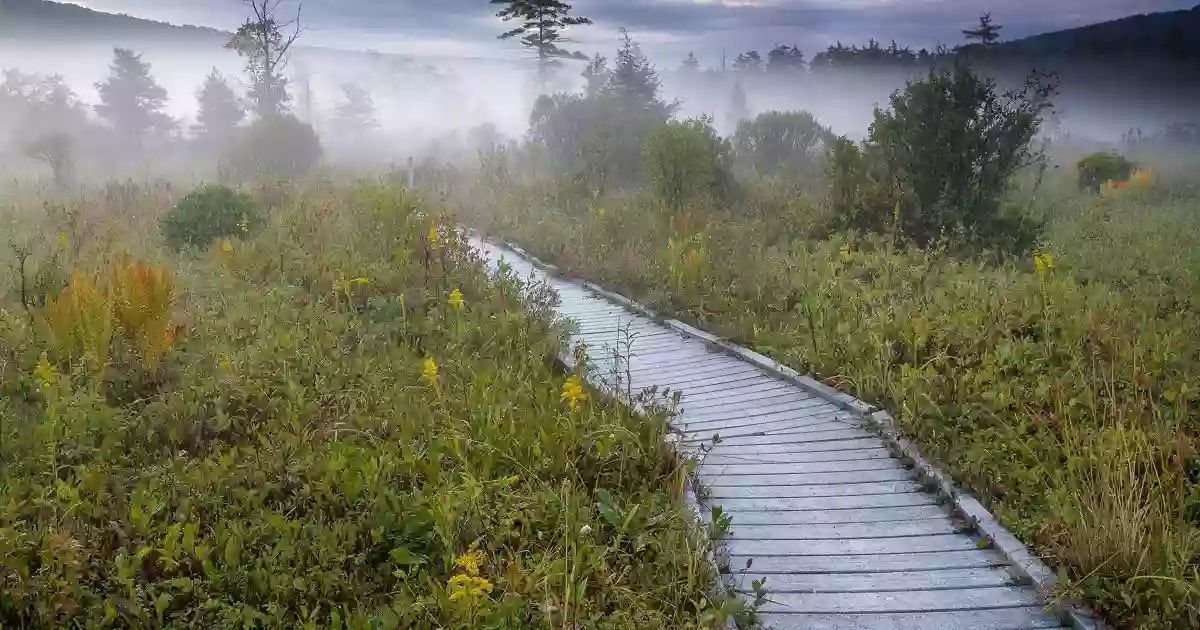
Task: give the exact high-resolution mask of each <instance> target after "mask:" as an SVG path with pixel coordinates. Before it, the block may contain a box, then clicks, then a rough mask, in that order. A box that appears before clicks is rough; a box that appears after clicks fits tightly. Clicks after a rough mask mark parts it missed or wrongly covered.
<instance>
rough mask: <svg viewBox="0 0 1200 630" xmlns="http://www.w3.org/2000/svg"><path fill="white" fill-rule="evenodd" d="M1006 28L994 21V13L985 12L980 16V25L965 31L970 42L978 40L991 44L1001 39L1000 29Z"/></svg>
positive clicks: (987, 44)
mask: <svg viewBox="0 0 1200 630" xmlns="http://www.w3.org/2000/svg"><path fill="white" fill-rule="evenodd" d="M1002 28H1004V27H1003V26H1000V25H999V24H993V23H992V14H991V13H984V14H983V15H981V16H979V26H977V27H975V28H969V29H966V30H964V31H963V35H965V36H966V38H967V41H969V42H978V43H980V44H983V45H984V46H991V45H992V44H995V43H996V42H998V41H1000V29H1002Z"/></svg>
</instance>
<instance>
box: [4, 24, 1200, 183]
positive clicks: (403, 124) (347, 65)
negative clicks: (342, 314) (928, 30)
mask: <svg viewBox="0 0 1200 630" xmlns="http://www.w3.org/2000/svg"><path fill="white" fill-rule="evenodd" d="M301 43H303V42H301ZM220 44H221V42H220V41H219V40H216V39H212V38H209V39H208V40H205V41H192V40H188V41H184V42H179V43H172V42H169V41H167V42H164V41H161V40H158V39H147V40H144V41H140V40H122V41H113V42H103V43H100V42H91V43H70V42H69V40H61V41H50V42H42V43H40V44H35V43H31V40H24V41H21V42H12V41H7V42H4V41H0V67H3V68H7V69H17V70H19V71H21V72H23V73H27V74H33V75H42V76H49V75H60V76H61V77H62V78H63V79H64V81H65V83H66V85H67V86H69V87H70V89H71V90H72V91H73V92H74V93H75V94H76V95H77V96H78V98H79V99H80V101H81V104H82V105H83V108H84V110H85V111H86V112H87V115H88V117H89V118H91V119H93V120H95V119H96V113H95V111H94V109H93V106H94V105H95V104H96V103H97V102H99V94H98V91H97V88H96V83H97V82H98V81H102V80H104V79H105V78H106V77H107V76H108V74H109V65H110V63H111V61H112V46H113V45H120V46H122V47H126V48H130V49H132V50H134V51H135V52H138V53H140V54H141V55H142V60H143V61H145V62H148V63H149V64H150V66H151V68H150V70H151V73H152V75H153V78H154V79H155V80H156V81H157V82H158V83H159V84H160V85H161V86H162V87H163V88H165V89H166V91H167V93H168V99H169V100H168V101H167V103H166V106H165V108H164V111H165V113H167V114H168V115H170V116H171V117H173V118H175V119H177V120H178V121H179V122H180V124H179V136H178V137H180V138H187V137H188V136H189V135H190V131H189V130H190V126H191V125H192V123H193V122H194V121H195V118H196V113H197V107H198V105H197V99H196V93H197V89H198V88H199V86H200V85H201V84H202V82H203V81H204V79H205V77H206V75H207V74H208V73H209V72H210V71H211V70H212V69H213V68H216V69H217V70H218V71H219V72H220V73H221V74H222V75H223V76H224V77H225V78H226V79H227V80H228V81H229V82H230V83H231V85H233V86H234V88H235V90H236V91H237V92H238V93H239V94H240V95H242V96H244V95H245V92H246V83H245V80H244V78H243V77H244V70H245V63H244V60H243V59H242V58H240V57H239V56H238V55H237V54H236V53H235V52H234V51H232V50H229V49H226V48H223V47H222V46H221V45H220ZM617 46H618V42H614V43H613V50H614V51H615V50H616V48H617ZM607 56H608V57H609V58H610V59H611V57H612V53H611V52H610V53H608V54H607ZM651 61H653V62H654V64H655V67H656V68H657V70H658V72H659V75H660V76H661V78H662V93H663V96H664V98H665V99H666V100H668V101H677V102H678V104H679V109H678V111H677V114H676V115H677V116H678V117H691V116H699V115H708V116H711V117H712V120H713V124H714V126H715V127H716V128H717V129H718V130H719V131H720V132H721V133H723V134H731V133H732V132H733V131H734V129H735V127H736V124H737V122H738V121H739V120H740V119H742V118H745V117H749V116H753V115H755V114H758V113H761V112H764V111H769V110H797V109H803V110H807V111H810V112H812V113H813V114H814V115H815V116H816V118H817V119H818V120H819V121H820V122H821V123H822V124H824V125H826V126H828V127H830V128H831V129H832V130H833V131H835V132H836V133H839V134H845V135H847V136H850V137H852V138H856V139H857V138H862V137H864V136H865V134H866V132H867V129H868V126H869V124H870V122H871V119H872V112H873V109H874V108H875V107H876V106H878V105H881V104H886V101H887V98H888V96H889V94H890V93H891V92H892V91H893V90H895V89H897V88H900V87H902V86H903V84H904V82H905V80H906V79H908V78H911V77H913V76H916V75H917V74H919V73H920V72H922V70H921V69H920V68H919V67H910V68H907V69H903V70H897V69H884V70H868V71H844V72H838V71H830V70H825V71H823V72H820V73H818V72H816V71H815V70H814V71H813V72H811V73H810V72H802V73H796V74H785V75H778V74H776V73H761V72H760V73H756V74H754V75H749V76H747V75H743V74H741V73H735V72H720V71H719V70H714V69H699V70H695V71H690V72H689V71H683V70H681V69H680V64H679V61H680V60H673V59H652V60H651ZM584 65H585V63H584V62H583V61H577V60H569V61H565V62H564V63H563V65H562V66H561V67H560V68H559V69H558V70H557V71H556V72H555V73H554V75H553V76H552V77H551V79H550V81H549V85H548V87H547V91H548V92H556V91H578V90H581V89H582V88H583V86H584V79H583V78H582V77H581V76H580V73H581V71H582V70H583V68H584ZM1030 65H1033V64H1030ZM1171 72H1172V70H1171V69H1167V70H1165V71H1164V72H1163V74H1164V75H1169V74H1171ZM284 74H285V75H286V76H287V77H288V79H289V81H290V84H289V91H290V93H291V96H292V109H293V111H294V112H295V113H296V115H297V117H298V118H300V119H301V120H304V121H306V122H309V123H311V124H312V125H313V127H314V129H315V130H316V131H317V132H318V134H319V135H320V136H321V141H322V143H323V145H324V146H325V148H326V154H327V155H326V157H327V159H328V160H329V161H331V162H334V163H337V162H349V163H356V164H362V163H375V164H388V163H400V162H402V161H404V160H406V159H407V158H408V157H410V156H411V157H415V158H417V159H423V158H435V159H442V158H444V157H445V156H446V149H447V147H458V148H460V149H461V148H463V147H465V143H466V142H467V138H468V134H469V132H470V131H471V130H472V129H476V128H479V127H481V126H491V127H492V128H494V130H495V131H496V132H498V133H499V135H500V139H519V138H520V137H521V136H522V135H523V134H524V133H525V132H526V130H527V129H528V126H529V116H530V111H531V109H532V107H533V104H534V102H535V101H536V99H537V97H538V95H539V93H540V92H541V89H540V88H541V86H540V84H539V80H538V77H537V75H536V72H535V69H534V64H533V63H532V62H531V61H524V60H514V59H485V58H447V57H433V56H429V57H420V56H400V55H389V54H379V53H373V52H368V51H352V50H340V51H339V50H333V49H323V48H305V47H299V48H297V50H296V51H295V53H294V54H293V56H292V58H291V60H290V63H289V65H288V66H287V68H286V70H285V71H284ZM1010 74H1011V76H1010V77H1009V78H1008V79H1007V83H1008V84H1014V85H1015V84H1016V83H1017V82H1019V79H1020V77H1021V76H1023V74H1021V73H1010ZM1061 74H1062V76H1061V80H1062V84H1061V94H1060V95H1059V96H1058V97H1057V98H1056V101H1055V102H1056V110H1057V113H1058V116H1057V118H1056V120H1055V121H1054V123H1053V124H1052V125H1047V128H1046V131H1047V132H1048V133H1051V132H1052V133H1055V134H1060V135H1061V134H1064V133H1065V134H1069V135H1071V136H1073V137H1076V138H1079V139H1085V140H1088V141H1094V142H1099V143H1103V142H1115V141H1116V140H1118V139H1119V138H1120V136H1121V134H1122V133H1125V132H1126V131H1128V130H1130V129H1132V128H1142V129H1145V130H1147V131H1150V130H1156V129H1160V128H1162V127H1164V126H1165V125H1167V124H1170V123H1172V122H1186V121H1189V117H1194V116H1195V115H1196V114H1195V105H1194V103H1196V102H1197V98H1198V97H1200V91H1198V90H1197V89H1196V87H1195V86H1192V85H1187V84H1180V83H1178V82H1175V81H1172V80H1171V79H1169V78H1167V77H1166V76H1159V77H1146V76H1139V75H1138V73H1137V71H1133V75H1134V76H1135V77H1136V78H1137V80H1140V81H1141V83H1137V82H1136V81H1135V82H1134V83H1131V82H1130V76H1131V73H1130V72H1117V73H1113V72H1112V67H1111V66H1108V67H1105V68H1100V69H1098V70H1096V69H1093V70H1088V69H1086V68H1083V69H1080V68H1067V71H1066V72H1063V73H1061ZM1005 81H1006V80H1005V79H1002V80H1001V82H1002V83H1004V82H1005ZM344 84H353V85H355V86H358V87H361V88H363V89H365V90H366V91H367V92H368V93H369V94H370V96H371V99H372V100H373V102H374V106H375V117H376V119H377V120H378V122H379V126H378V128H377V129H375V130H374V131H372V132H371V133H370V134H369V135H366V136H362V137H356V138H347V137H346V136H345V134H342V133H339V131H338V130H337V129H336V128H335V127H334V126H333V125H332V122H331V121H332V120H333V119H334V118H335V116H336V110H337V107H338V106H339V105H340V104H341V103H342V102H343V100H344V97H343V94H342V86H343V85H344ZM739 86H740V89H741V91H742V92H743V93H744V95H745V100H744V107H739V106H738V105H737V104H736V100H737V97H736V96H735V93H736V92H737V91H738V90H739ZM0 124H3V123H0ZM9 124H10V125H11V124H13V121H12V120H10V122H9ZM10 131H11V130H10ZM18 135H20V134H14V133H11V132H10V133H8V134H7V135H6V136H5V135H0V155H6V156H7V158H6V159H3V160H2V161H0V163H3V164H4V165H5V166H6V168H7V170H8V171H9V172H10V173H14V172H15V173H18V174H20V173H21V172H29V171H31V170H32V171H33V172H38V171H37V170H36V169H37V165H36V163H34V162H31V161H30V160H29V159H28V158H24V157H22V155H23V152H22V151H21V150H20V148H19V147H16V146H14V145H13V143H14V142H16V140H15V137H16V136H18ZM98 142H99V144H100V145H103V141H98ZM468 148H469V147H468ZM99 149H100V153H101V154H103V153H104V151H105V148H104V147H103V146H100V147H99ZM108 150H109V151H119V149H117V148H115V147H113V148H110V149H108Z"/></svg>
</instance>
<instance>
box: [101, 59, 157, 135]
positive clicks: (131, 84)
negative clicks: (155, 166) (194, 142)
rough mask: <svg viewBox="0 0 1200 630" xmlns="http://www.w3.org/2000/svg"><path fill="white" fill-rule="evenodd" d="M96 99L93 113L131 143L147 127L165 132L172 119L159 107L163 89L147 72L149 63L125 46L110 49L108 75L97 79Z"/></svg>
mask: <svg viewBox="0 0 1200 630" xmlns="http://www.w3.org/2000/svg"><path fill="white" fill-rule="evenodd" d="M96 89H97V90H98V91H99V92H100V103H99V104H98V105H96V113H97V114H98V115H99V116H100V117H101V118H103V119H105V120H107V121H108V123H109V124H110V125H111V126H112V128H113V129H114V130H115V131H116V132H117V133H119V134H121V135H122V136H124V137H125V138H127V139H128V140H129V141H131V142H132V143H133V144H135V145H139V146H140V145H141V144H142V142H143V140H144V139H145V137H146V136H147V135H148V134H149V133H150V132H151V131H159V132H169V131H170V130H172V129H173V128H174V126H175V121H174V120H173V119H172V118H171V117H170V116H168V115H166V114H165V113H163V111H162V109H163V107H165V106H166V104H167V91H166V90H165V89H163V87H162V86H161V85H159V84H158V83H157V82H156V81H155V80H154V77H152V76H151V75H150V64H148V63H146V62H144V61H142V56H141V55H139V54H137V53H135V52H133V51H132V50H129V49H126V48H114V49H113V62H112V65H111V66H110V67H109V76H108V79H106V80H104V81H102V82H100V83H97V84H96Z"/></svg>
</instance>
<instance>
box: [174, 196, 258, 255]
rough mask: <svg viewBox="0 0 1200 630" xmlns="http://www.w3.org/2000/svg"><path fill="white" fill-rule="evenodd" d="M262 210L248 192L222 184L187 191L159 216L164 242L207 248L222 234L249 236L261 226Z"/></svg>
mask: <svg viewBox="0 0 1200 630" xmlns="http://www.w3.org/2000/svg"><path fill="white" fill-rule="evenodd" d="M262 223H263V218H262V211H261V210H260V209H259V206H258V204H257V203H255V201H254V199H253V198H251V197H250V196H249V195H247V194H246V193H243V192H239V191H236V190H234V189H232V188H230V187H228V186H224V185H221V184H207V185H204V186H201V187H200V188H199V189H197V190H194V191H192V192H190V193H188V194H187V196H185V197H184V198H183V199H181V200H180V201H179V203H178V204H176V205H175V207H173V208H171V210H170V211H168V212H167V214H166V215H164V216H163V218H162V219H161V226H162V232H163V235H164V236H165V237H166V241H167V245H168V246H169V247H171V248H172V249H175V250H179V249H182V248H184V247H199V248H204V247H208V246H209V245H210V244H211V243H212V242H213V241H215V240H217V239H218V238H223V237H233V236H248V235H250V234H253V233H254V232H256V231H257V230H258V229H259V228H260V227H261V225H262Z"/></svg>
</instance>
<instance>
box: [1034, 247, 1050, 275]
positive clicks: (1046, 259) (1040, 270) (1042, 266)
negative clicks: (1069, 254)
mask: <svg viewBox="0 0 1200 630" xmlns="http://www.w3.org/2000/svg"><path fill="white" fill-rule="evenodd" d="M1033 268H1034V269H1035V270H1036V271H1037V274H1038V275H1039V276H1045V275H1046V274H1048V273H1050V270H1051V269H1054V254H1051V253H1050V252H1038V253H1036V254H1034V255H1033Z"/></svg>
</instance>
